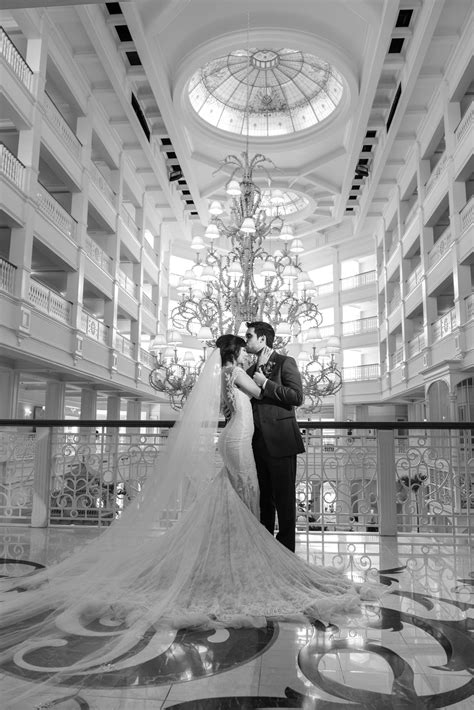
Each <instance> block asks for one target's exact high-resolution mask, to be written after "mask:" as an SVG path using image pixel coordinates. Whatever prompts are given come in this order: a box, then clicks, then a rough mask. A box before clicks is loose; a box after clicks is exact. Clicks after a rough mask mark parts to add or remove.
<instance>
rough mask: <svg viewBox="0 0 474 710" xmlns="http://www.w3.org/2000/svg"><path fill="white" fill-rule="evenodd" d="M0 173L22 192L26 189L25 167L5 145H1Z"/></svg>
mask: <svg viewBox="0 0 474 710" xmlns="http://www.w3.org/2000/svg"><path fill="white" fill-rule="evenodd" d="M0 173H1V174H2V175H5V177H6V178H8V180H10V182H12V183H13V184H14V185H16V186H17V187H18V188H19V189H20V190H23V189H24V182H25V166H24V165H23V163H22V162H21V161H20V160H18V158H17V157H16V155H13V153H11V152H10V151H9V150H8V148H7V146H6V145H5V144H4V143H0Z"/></svg>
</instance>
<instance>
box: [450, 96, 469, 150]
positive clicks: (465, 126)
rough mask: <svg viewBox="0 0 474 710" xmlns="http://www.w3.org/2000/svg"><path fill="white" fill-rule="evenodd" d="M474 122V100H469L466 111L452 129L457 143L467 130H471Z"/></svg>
mask: <svg viewBox="0 0 474 710" xmlns="http://www.w3.org/2000/svg"><path fill="white" fill-rule="evenodd" d="M473 124H474V101H471V103H470V104H469V108H468V109H467V111H466V113H465V114H464V116H463V117H462V119H461V120H460V121H459V124H458V126H457V128H456V130H455V131H454V135H455V136H456V143H457V144H458V145H459V143H460V142H461V141H462V140H463V139H464V138H465V137H466V136H467V134H468V133H469V131H470V130H471V128H472V126H473Z"/></svg>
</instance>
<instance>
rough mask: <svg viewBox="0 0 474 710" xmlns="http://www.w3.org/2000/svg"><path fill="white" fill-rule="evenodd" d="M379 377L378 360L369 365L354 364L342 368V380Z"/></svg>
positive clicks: (351, 380) (352, 380) (349, 380)
mask: <svg viewBox="0 0 474 710" xmlns="http://www.w3.org/2000/svg"><path fill="white" fill-rule="evenodd" d="M379 377H380V365H379V363H378V362H376V363H372V364H370V365H355V366H354V367H343V368H342V379H343V381H344V382H360V381H365V380H378V379H379Z"/></svg>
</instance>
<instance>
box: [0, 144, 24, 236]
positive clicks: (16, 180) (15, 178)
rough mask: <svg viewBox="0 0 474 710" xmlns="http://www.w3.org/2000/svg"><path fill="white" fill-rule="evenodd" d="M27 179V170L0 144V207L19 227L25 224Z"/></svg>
mask: <svg viewBox="0 0 474 710" xmlns="http://www.w3.org/2000/svg"><path fill="white" fill-rule="evenodd" d="M25 177H26V168H25V166H24V165H23V163H21V162H20V161H19V160H18V158H17V157H16V156H15V155H13V153H11V152H10V151H9V150H8V148H7V147H6V145H4V144H3V143H0V181H1V183H2V185H1V193H0V205H1V209H2V210H3V211H4V212H6V213H7V214H8V215H9V216H10V218H11V219H12V220H14V221H15V222H16V224H17V225H20V224H24V223H25V219H26V218H25V204H26V200H25V192H24V191H25Z"/></svg>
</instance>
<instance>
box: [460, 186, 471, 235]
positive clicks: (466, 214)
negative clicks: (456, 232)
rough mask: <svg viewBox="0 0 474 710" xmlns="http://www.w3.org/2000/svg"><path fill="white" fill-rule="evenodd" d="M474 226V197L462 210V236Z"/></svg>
mask: <svg viewBox="0 0 474 710" xmlns="http://www.w3.org/2000/svg"><path fill="white" fill-rule="evenodd" d="M473 224H474V195H473V196H472V197H471V199H470V200H469V202H467V204H465V205H464V207H463V208H462V210H461V234H462V233H463V232H465V231H466V229H469V227H472V225H473Z"/></svg>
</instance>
